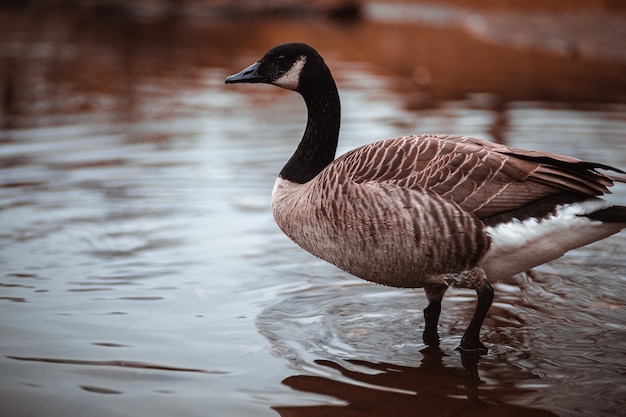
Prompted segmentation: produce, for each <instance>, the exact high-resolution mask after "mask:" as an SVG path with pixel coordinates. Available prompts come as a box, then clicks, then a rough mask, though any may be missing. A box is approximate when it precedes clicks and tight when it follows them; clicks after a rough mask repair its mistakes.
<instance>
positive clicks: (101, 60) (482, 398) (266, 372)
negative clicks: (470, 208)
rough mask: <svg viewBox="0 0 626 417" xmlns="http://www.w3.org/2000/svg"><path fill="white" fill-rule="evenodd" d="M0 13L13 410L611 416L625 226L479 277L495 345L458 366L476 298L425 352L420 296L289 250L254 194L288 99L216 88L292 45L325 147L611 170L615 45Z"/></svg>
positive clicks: (8, 401) (297, 118)
mask: <svg viewBox="0 0 626 417" xmlns="http://www.w3.org/2000/svg"><path fill="white" fill-rule="evenodd" d="M2 18H3V22H4V23H6V24H5V25H3V27H4V28H5V29H3V30H2V43H3V48H2V61H3V67H4V68H5V69H4V72H3V86H4V88H3V91H4V93H3V103H4V104H3V105H4V107H3V110H4V111H3V126H4V129H3V130H2V134H1V137H0V224H1V229H0V247H1V249H0V270H1V271H2V273H1V277H0V309H1V310H2V312H1V317H2V319H0V374H1V375H2V377H1V378H0V395H1V398H2V399H3V412H4V413H7V415H12V416H37V415H46V416H57V415H58V416H61V415H68V414H71V415H76V416H99V415H102V416H116V415H119V416H135V415H136V416H143V415H148V414H150V415H155V416H161V415H163V416H165V415H172V414H174V413H177V414H179V415H185V416H187V415H188V416H195V415H198V416H200V415H202V416H206V415H211V416H223V415H228V416H251V415H254V416H264V415H267V416H276V415H281V416H313V415H321V414H324V415H333V416H335V415H336V416H366V415H371V416H381V415H407V416H408V415H415V414H419V413H423V414H425V415H426V414H428V415H461V414H462V415H466V416H469V415H479V414H480V415H482V416H500V415H519V416H522V415H528V416H531V415H532V416H542V415H546V416H553V415H558V416H589V415H595V416H610V415H619V413H622V412H623V411H622V410H623V409H624V406H625V405H626V402H625V400H624V398H626V392H625V391H626V390H625V389H624V386H625V385H624V381H625V379H624V378H625V375H626V347H625V345H624V342H623V341H624V338H625V336H626V314H625V309H624V300H625V299H626V286H625V285H624V284H625V283H626V260H625V259H626V250H625V248H626V234H624V233H621V234H618V235H616V236H613V237H611V238H609V239H606V240H604V241H602V242H598V243H595V244H593V245H590V246H588V247H586V248H581V249H578V250H575V251H572V252H570V253H569V254H567V255H566V256H564V257H563V258H561V259H559V260H557V261H554V262H552V263H550V264H548V265H544V266H541V267H539V268H536V269H535V270H533V271H532V272H531V273H529V274H522V275H519V276H516V277H513V278H511V279H510V280H507V281H506V282H501V283H496V284H495V290H496V299H495V303H494V305H493V307H492V309H491V311H490V315H489V316H488V318H487V320H486V322H485V326H484V330H483V339H484V342H485V343H486V344H488V345H489V346H490V348H491V351H490V353H489V354H488V355H486V356H485V357H483V358H481V360H480V361H479V363H478V364H476V365H475V366H466V367H464V366H463V363H462V361H461V357H460V355H459V354H458V352H457V351H456V350H455V349H456V346H457V345H458V343H459V341H460V336H461V334H462V332H463V330H464V328H465V326H466V324H467V322H468V321H469V318H470V317H471V314H472V311H473V307H474V303H475V295H474V293H473V292H472V291H465V290H451V291H449V292H448V294H447V296H446V298H445V299H444V304H443V314H442V318H441V324H440V326H441V327H440V336H441V344H440V346H439V348H434V347H431V348H427V347H426V345H425V344H424V343H423V341H422V338H421V330H422V327H423V319H422V312H421V310H422V309H423V308H424V307H425V306H426V300H425V297H424V296H423V294H422V292H421V291H420V290H397V289H391V288H386V287H381V286H377V285H373V284H369V283H366V282H363V281H361V280H358V279H356V278H354V277H351V276H349V275H347V274H345V273H343V272H341V271H339V270H337V269H336V268H334V267H333V266H331V265H328V264H326V263H324V262H322V261H320V260H317V259H315V258H313V257H312V256H310V255H308V254H307V253H305V252H303V251H302V250H300V249H299V248H297V247H296V246H295V245H294V244H292V243H291V242H290V241H289V240H288V239H287V238H286V237H284V236H283V235H282V234H281V233H280V231H279V230H278V228H277V227H276V226H275V224H274V222H273V219H272V216H271V213H270V210H269V196H270V193H271V189H272V185H273V181H274V178H275V176H276V174H277V172H278V171H279V170H280V168H281V166H282V164H283V163H284V161H286V160H287V158H288V157H289V156H290V154H291V152H292V151H293V149H294V147H295V145H296V142H297V140H298V139H299V137H300V135H301V134H302V131H303V128H304V123H305V108H304V104H303V103H302V102H301V99H300V98H299V97H298V96H297V95H295V94H292V93H289V92H283V91H278V89H276V88H272V87H269V86H258V85H247V86H228V87H226V86H225V85H224V84H223V80H224V78H225V77H226V76H227V75H228V74H230V73H233V72H235V71H237V70H239V69H241V68H243V67H244V66H246V65H248V64H249V63H251V62H252V61H253V60H254V59H257V58H258V57H259V56H260V55H261V54H262V53H264V51H265V49H266V48H267V47H269V46H271V45H272V44H275V43H278V42H281V41H287V40H303V41H307V42H311V43H313V44H315V45H316V46H318V48H319V49H320V50H321V51H323V54H324V56H326V57H327V61H328V63H329V65H330V66H331V68H332V69H333V71H334V73H335V75H336V77H337V80H338V84H339V87H340V90H341V99H342V106H343V110H344V117H343V124H342V137H341V143H340V150H339V152H344V151H345V150H347V149H350V148H352V147H354V146H358V145H360V144H364V143H368V142H371V141H373V140H377V139H381V138H385V137H393V136H400V135H405V134H409V133H418V132H419V133H431V132H438V133H455V134H465V135H472V136H476V137H481V138H487V139H492V140H498V141H501V142H505V143H508V144H511V145H514V146H521V147H526V148H533V149H543V150H548V151H554V152H560V153H566V154H570V155H573V156H577V157H580V158H586V159H591V160H595V161H599V162H603V163H606V164H609V165H614V166H618V167H622V168H624V167H626V140H625V138H624V132H625V131H626V106H625V105H624V104H623V103H624V102H625V101H624V98H625V97H626V94H625V91H626V89H625V88H624V84H623V83H624V80H623V70H624V69H625V65H624V64H623V63H620V62H619V61H618V62H615V61H614V60H604V61H603V60H595V61H594V60H591V58H590V59H589V60H587V59H579V58H576V59H574V58H572V57H570V56H566V55H565V56H564V55H560V54H558V53H556V54H555V53H547V52H545V51H543V52H542V51H533V50H527V49H523V48H522V49H515V48H513V47H509V46H506V45H505V46H503V45H498V44H494V43H489V42H486V41H485V40H484V39H477V38H476V37H474V36H473V35H471V34H467V33H466V32H463V31H462V30H460V29H459V28H458V27H448V26H444V27H441V26H439V25H435V26H429V25H425V24H424V23H423V22H422V23H419V22H417V23H416V22H408V23H407V22H405V23H402V24H400V23H397V24H390V23H389V22H387V21H385V20H384V19H382V20H383V21H382V22H379V21H376V20H375V19H372V20H370V21H366V22H363V23H360V24H355V25H348V26H346V25H343V24H335V23H330V22H327V21H324V20H320V19H304V20H299V21H291V20H277V21H268V20H264V21H262V22H261V21H256V20H254V19H252V20H245V21H239V20H237V21H236V22H237V23H236V24H234V23H232V22H230V23H229V22H225V21H223V20H216V21H211V22H210V23H206V22H202V21H197V20H193V21H192V22H187V21H185V22H177V21H173V22H172V21H153V20H148V21H140V22H137V21H136V20H134V18H133V19H131V18H129V17H119V16H113V17H111V16H109V17H106V18H103V17H102V16H99V17H98V18H97V19H94V20H89V19H88V18H86V17H84V16H82V15H81V16H79V17H76V16H74V15H69V16H68V15H66V14H61V15H56V14H52V15H42V16H37V17H36V18H33V17H32V16H24V15H22V14H17V15H13V14H8V13H7V12H3V16H2ZM129 34H132V36H130V35H129ZM164 34H165V35H166V36H164ZM251 35H254V36H251ZM407 40H415V41H412V42H409V43H407ZM354 45H369V46H370V47H369V49H368V50H367V51H366V52H367V53H365V52H364V51H363V50H362V49H355V48H354ZM398 45H407V46H406V49H409V50H413V52H414V53H412V54H400V49H398ZM464 54H475V55H476V56H479V57H481V58H485V57H495V58H493V59H492V60H491V61H490V62H486V61H485V59H482V60H480V61H478V62H479V63H476V61H471V62H470V61H467V57H466V56H465V55H464ZM503 54H504V55H503ZM496 58H498V59H496ZM446 60H448V61H446ZM466 61H467V62H469V63H468V64H467V66H466V67H464V66H463V65H462V63H464V62H466ZM520 65H522V68H520ZM523 65H526V68H523ZM511 74H513V75H516V77H513V78H514V79H516V80H517V81H518V82H517V83H516V82H512V81H511ZM9 98H10V99H9ZM614 191H615V194H614V195H613V196H612V197H611V198H612V199H613V200H614V201H616V202H617V203H620V204H626V187H624V186H623V185H620V186H616V187H615V189H614ZM466 365H467V364H466Z"/></svg>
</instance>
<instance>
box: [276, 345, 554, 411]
mask: <svg viewBox="0 0 626 417" xmlns="http://www.w3.org/2000/svg"><path fill="white" fill-rule="evenodd" d="M420 353H421V354H422V360H421V364H420V366H419V367H408V366H400V365H394V364H389V363H372V362H367V361H359V360H350V361H348V364H349V365H348V366H345V367H344V366H342V365H341V364H339V363H335V362H333V361H329V360H318V361H316V365H317V366H319V367H326V368H329V369H330V370H333V371H336V372H332V376H331V377H326V376H314V375H298V376H291V377H289V378H287V379H285V380H284V381H283V383H284V384H285V385H288V386H290V387H291V388H293V389H296V390H298V391H307V392H313V393H317V394H322V395H328V396H332V397H335V398H339V399H341V400H344V401H345V402H346V403H347V404H346V405H345V406H329V405H316V406H305V407H275V410H276V411H278V412H279V414H280V415H281V416H282V417H296V416H299V417H309V416H320V415H324V416H329V417H330V416H337V417H339V416H341V417H350V416H363V417H365V416H372V417H379V416H415V415H416V413H418V411H417V410H419V414H420V415H428V416H448V415H463V416H484V417H501V416H519V417H521V416H528V417H530V416H534V417H543V416H546V417H548V416H556V415H557V414H554V413H551V412H549V411H545V410H540V409H536V408H530V407H521V406H515V405H510V404H504V403H502V398H501V397H502V396H503V393H502V392H501V391H507V392H506V395H507V396H509V395H521V394H522V393H523V390H519V391H518V392H515V391H514V392H511V390H510V389H504V390H503V389H498V388H496V389H481V385H480V384H481V381H480V380H479V379H478V371H477V358H471V359H469V360H468V361H467V362H464V365H465V368H461V367H454V366H452V367H448V366H446V365H445V364H444V363H443V361H442V358H443V356H444V354H443V352H442V351H441V349H439V347H437V346H430V347H427V348H425V349H423V350H421V352H420ZM337 372H338V373H339V374H340V375H341V377H340V378H337V376H336V373H337Z"/></svg>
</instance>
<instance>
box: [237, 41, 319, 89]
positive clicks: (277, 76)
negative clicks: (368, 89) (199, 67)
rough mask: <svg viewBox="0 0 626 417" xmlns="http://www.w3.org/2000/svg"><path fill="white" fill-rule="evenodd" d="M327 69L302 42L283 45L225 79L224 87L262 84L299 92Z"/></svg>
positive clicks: (314, 52) (315, 53) (316, 54)
mask: <svg viewBox="0 0 626 417" xmlns="http://www.w3.org/2000/svg"><path fill="white" fill-rule="evenodd" d="M319 71H323V72H326V71H328V68H327V67H326V64H324V60H323V59H322V57H321V56H320V55H319V54H318V53H317V51H315V49H313V48H312V47H310V46H309V45H306V44H304V43H287V44H283V45H278V46H275V47H273V48H272V49H270V50H269V51H268V52H267V53H266V54H265V55H264V56H263V58H261V59H260V60H258V61H257V62H255V63H254V64H252V65H250V66H249V67H247V68H245V69H243V70H242V71H240V72H238V73H237V74H233V75H231V76H229V77H227V78H226V84H234V83H264V84H273V85H276V86H278V87H282V88H286V89H288V90H293V91H298V92H300V93H302V92H303V91H304V90H305V89H306V88H307V87H308V86H307V84H309V86H310V85H311V84H312V83H311V82H310V80H315V79H317V78H318V74H316V73H317V72H319Z"/></svg>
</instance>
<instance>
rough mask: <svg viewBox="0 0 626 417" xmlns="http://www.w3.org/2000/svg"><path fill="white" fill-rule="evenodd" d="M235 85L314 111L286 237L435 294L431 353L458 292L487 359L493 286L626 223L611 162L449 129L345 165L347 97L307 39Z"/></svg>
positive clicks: (349, 156) (284, 188)
mask: <svg viewBox="0 0 626 417" xmlns="http://www.w3.org/2000/svg"><path fill="white" fill-rule="evenodd" d="M232 83H265V84H272V85H275V86H278V87H282V88H285V89H288V90H292V91H296V92H298V93H300V95H301V96H302V98H303V99H304V101H305V103H306V107H307V112H308V119H307V124H306V128H305V131H304V135H303V136H302V138H301V140H300V143H299V145H298V146H297V148H296V150H295V152H294V154H293V156H292V157H291V158H290V159H289V160H288V162H287V163H286V164H285V166H284V167H283V169H282V170H281V171H280V174H279V176H278V178H277V180H276V182H275V184H274V188H273V191H272V200H271V204H272V212H273V215H274V219H275V221H276V223H277V224H278V226H279V227H280V229H281V230H282V231H283V232H284V233H285V234H286V235H287V236H288V237H289V238H290V239H292V240H293V241H294V242H295V243H296V244H298V245H299V246H300V247H302V248H303V249H305V250H306V251H308V252H310V253H311V254H313V255H315V256H317V257H319V258H321V259H323V260H325V261H327V262H329V263H331V264H334V265H336V266H337V267H339V268H340V269H342V270H344V271H346V272H348V273H350V274H352V275H355V276H357V277H359V278H362V279H365V280H367V281H371V282H375V283H379V284H383V285H387V286H393V287H399V288H423V289H424V291H425V294H426V298H427V301H428V304H427V307H426V308H425V309H424V332H423V337H424V341H425V342H426V343H427V344H431V343H435V342H434V341H435V340H436V341H438V340H439V339H438V334H437V325H438V321H439V316H440V313H441V301H442V298H443V296H444V294H445V292H446V290H447V289H448V288H449V287H456V288H469V289H474V290H475V291H476V294H477V304H476V308H475V310H474V312H473V316H472V318H471V320H470V322H469V325H468V327H467V329H466V330H465V332H464V334H463V336H462V338H461V342H460V346H459V349H460V350H461V352H477V354H486V353H487V352H488V348H487V347H486V346H485V345H484V344H483V343H482V342H481V340H480V330H481V327H482V324H483V321H484V319H485V317H486V315H487V312H488V310H489V308H490V306H491V304H492V301H493V297H494V290H493V287H492V285H491V282H495V281H498V280H501V279H503V278H507V277H509V276H512V275H514V274H517V273H522V272H525V271H528V270H530V269H531V268H533V267H535V266H538V265H540V264H543V263H546V262H549V261H551V260H553V259H556V258H558V257H560V256H562V255H563V254H564V253H565V252H567V251H569V250H571V249H574V248H577V247H580V246H583V245H587V244H589V243H592V242H595V241H597V240H600V239H604V238H606V237H608V236H611V235H613V234H615V233H618V232H619V231H620V230H622V229H623V228H625V227H626V206H615V205H613V206H612V205H611V204H609V203H608V202H607V201H605V200H603V199H601V198H600V197H598V196H601V195H604V194H607V193H610V191H609V189H608V188H609V187H610V186H612V185H614V182H616V181H619V182H626V176H622V175H620V174H626V173H625V172H624V171H622V170H620V169H618V168H614V167H611V166H608V165H603V164H599V163H594V162H587V161H583V160H580V159H576V158H573V157H569V156H563V155H558V154H555V153H550V152H540V151H531V150H524V149H520V148H515V147H510V146H505V145H502V144H497V143H492V142H489V141H486V140H481V139H475V138H470V137H464V136H451V135H442V134H422V135H414V136H405V137H399V138H392V139H386V140H382V141H378V142H374V143H371V144H368V145H364V146H361V147H358V148H356V149H353V150H351V151H348V152H347V153H345V154H343V155H341V156H339V157H338V158H337V159H335V153H336V150H337V143H338V138H339V125H340V118H341V109H340V102H339V94H338V91H337V87H336V84H335V81H334V79H333V77H332V75H331V72H330V70H329V68H328V66H327V65H326V63H325V62H324V60H323V58H322V57H321V56H320V55H319V54H318V52H317V51H316V50H315V49H314V48H313V47H311V46H309V45H307V44H304V43H287V44H283V45H278V46H275V47H273V48H271V49H270V50H269V51H268V52H267V53H266V54H265V55H264V56H263V57H262V58H261V59H260V60H259V61H257V62H255V63H253V64H252V65H250V66H249V67H247V68H245V69H243V70H242V71H241V72H239V73H236V74H233V75H231V76H229V77H227V78H226V84H232ZM609 171H610V172H612V173H615V174H612V175H609V174H608V173H607V172H609Z"/></svg>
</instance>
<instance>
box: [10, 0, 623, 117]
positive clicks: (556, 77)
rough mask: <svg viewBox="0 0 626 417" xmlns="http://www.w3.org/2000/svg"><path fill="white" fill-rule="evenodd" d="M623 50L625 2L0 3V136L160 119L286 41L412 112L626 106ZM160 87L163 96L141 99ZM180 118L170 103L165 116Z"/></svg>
mask: <svg viewBox="0 0 626 417" xmlns="http://www.w3.org/2000/svg"><path fill="white" fill-rule="evenodd" d="M625 40H626V3H624V2H621V1H617V0H613V1H611V0H604V1H601V0H577V1H569V0H549V1H542V2H533V1H521V2H500V1H495V0H484V1H478V2H476V1H463V0H448V1H443V2H436V3H435V2H433V3H429V2H422V1H412V2H402V3H387V2H379V3H376V2H366V1H345V2H342V1H334V0H333V1H330V0H328V1H326V0H319V1H315V2H307V3H306V5H303V4H302V3H300V2H294V1H287V0H285V1H280V0H273V1H263V2H258V1H237V2H235V1H230V2H229V1H217V0H216V1H210V0H206V1H200V0H197V1H191V0H187V1H186V0H170V1H165V0H162V1H158V0H153V1H149V0H145V1H136V2H125V1H104V0H102V1H96V0H93V1H69V0H68V1H62V0H48V1H45V0H24V1H17V0H15V1H11V0H8V1H3V2H1V3H0V45H1V48H0V108H1V111H2V125H3V126H5V127H11V126H24V125H32V124H39V123H41V122H42V120H44V119H45V121H44V123H49V122H51V120H56V121H57V122H60V121H61V120H63V119H64V118H66V117H71V116H72V115H73V114H76V113H81V114H85V113H88V114H91V113H95V114H108V115H111V116H113V117H116V118H120V119H122V120H133V119H136V118H144V117H155V114H154V112H155V109H149V108H148V107H149V103H151V102H152V101H153V99H154V98H155V96H160V97H161V98H163V96H167V95H168V94H169V92H170V91H176V90H178V89H180V88H183V87H187V86H192V87H193V85H194V83H195V82H196V81H197V80H198V78H200V77H201V76H202V75H201V74H202V71H203V70H204V69H208V68H221V69H223V70H224V73H225V74H226V73H228V72H232V71H235V70H238V69H239V68H240V67H241V66H242V65H247V63H248V62H249V61H250V60H252V59H256V58H257V57H258V56H259V55H260V54H261V53H263V52H264V51H265V50H266V49H267V48H269V47H270V46H272V45H274V44H277V43H282V42H288V41H304V42H308V43H311V44H312V45H314V46H315V47H316V48H317V49H318V50H319V51H320V52H321V53H322V54H323V56H324V57H325V58H326V59H327V61H329V64H330V65H331V67H332V66H333V62H337V61H348V62H351V61H357V62H365V63H368V65H370V66H371V67H372V68H374V69H375V70H377V71H378V72H380V73H381V74H382V75H385V76H389V77H391V78H392V79H393V83H392V86H393V88H395V89H396V90H397V91H398V92H401V93H402V97H403V100H404V101H405V103H406V106H407V107H408V108H415V109H424V108H433V107H436V106H437V103H440V102H442V101H446V100H459V99H466V98H467V97H473V96H472V94H474V93H479V94H480V96H479V99H478V102H477V104H476V105H478V106H487V107H488V108H493V109H498V108H501V107H502V106H504V105H505V103H506V102H510V101H520V100H521V101H524V100H531V101H544V102H557V103H561V104H562V103H566V104H568V105H572V106H577V105H584V106H589V105H590V104H592V103H624V102H626V77H624V74H625V73H626V49H625V48H624V47H623V45H624V41H625ZM155 82H156V83H157V84H158V85H159V86H160V87H161V88H159V89H157V90H155V89H154V88H147V87H146V85H147V84H154V83H155ZM340 87H341V85H340ZM176 111H177V106H176V104H175V103H169V104H168V105H165V107H164V108H160V109H158V110H156V113H157V114H156V116H159V115H161V116H162V115H163V114H169V113H170V112H176ZM42 118H44V119H42Z"/></svg>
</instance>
